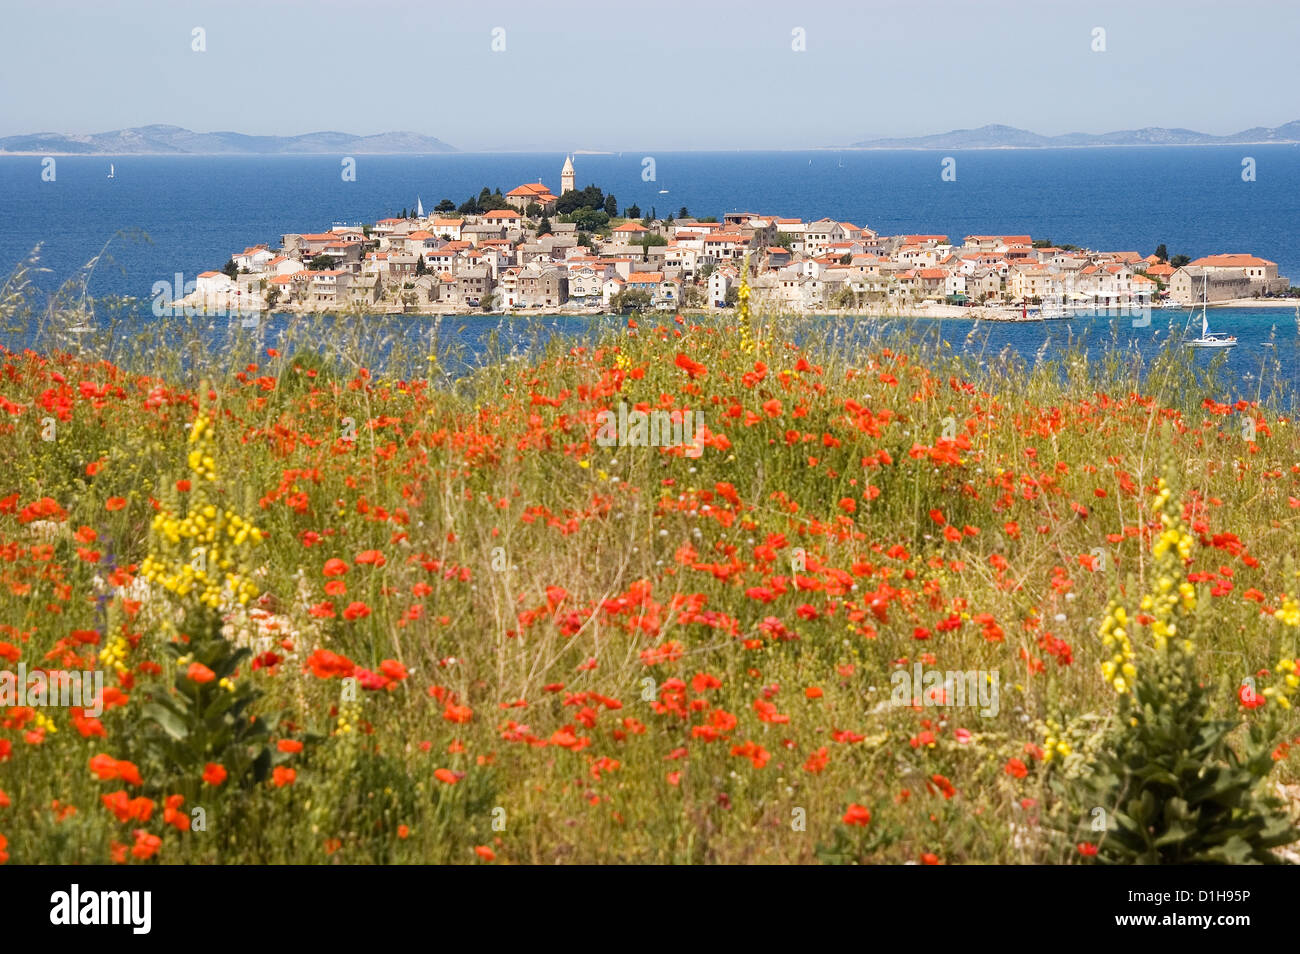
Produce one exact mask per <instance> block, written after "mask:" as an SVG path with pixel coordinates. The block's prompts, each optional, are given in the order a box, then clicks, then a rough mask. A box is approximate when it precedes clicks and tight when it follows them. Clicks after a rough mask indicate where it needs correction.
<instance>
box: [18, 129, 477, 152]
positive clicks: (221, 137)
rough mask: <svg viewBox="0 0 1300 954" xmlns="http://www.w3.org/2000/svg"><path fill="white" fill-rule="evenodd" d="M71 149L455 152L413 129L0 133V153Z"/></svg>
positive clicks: (94, 150)
mask: <svg viewBox="0 0 1300 954" xmlns="http://www.w3.org/2000/svg"><path fill="white" fill-rule="evenodd" d="M4 152H10V153H14V152H22V153H40V154H49V153H71V154H73V155H101V156H111V155H117V156H121V155H132V154H134V155H150V154H153V155H158V154H161V155H187V154H188V155H238V154H244V155H274V154H276V153H289V154H293V155H311V154H326V155H357V154H363V155H364V154H369V155H375V154H380V153H433V152H456V148H455V147H454V146H449V145H447V144H446V143H445V142H443V141H442V140H441V139H434V138H432V137H430V136H422V135H420V134H419V133H413V132H386V133H379V134H378V135H375V136H354V135H352V134H351V133H341V132H314V133H304V134H303V135H301V136H248V135H245V134H244V133H237V132H210V133H200V132H194V131H192V130H189V129H182V128H181V127H180V126H135V127H133V128H131V129H114V130H112V131H111V132H104V133H95V134H93V135H85V136H70V135H66V134H64V133H52V132H46V133H31V134H30V135H26V136H3V137H0V153H4Z"/></svg>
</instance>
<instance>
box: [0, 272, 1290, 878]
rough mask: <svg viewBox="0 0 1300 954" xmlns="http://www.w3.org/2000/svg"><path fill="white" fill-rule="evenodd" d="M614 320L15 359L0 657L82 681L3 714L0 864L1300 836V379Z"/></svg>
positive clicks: (1220, 857)
mask: <svg viewBox="0 0 1300 954" xmlns="http://www.w3.org/2000/svg"><path fill="white" fill-rule="evenodd" d="M624 322H625V326H620V327H618V328H617V329H613V330H610V331H608V332H607V333H604V334H602V335H600V336H598V337H597V339H596V340H593V341H589V342H574V341H571V340H559V339H555V340H552V341H550V342H549V343H546V344H544V345H542V346H539V347H538V348H537V349H534V350H533V351H531V352H530V353H529V354H528V355H527V357H526V358H525V359H524V360H519V361H498V362H493V363H489V364H487V365H485V366H484V367H481V368H479V369H477V370H474V371H473V372H471V373H468V374H464V375H460V376H457V377H455V378H451V377H449V376H447V375H443V374H441V373H440V372H439V371H438V370H437V367H436V362H434V361H432V360H430V361H428V363H427V368H426V370H425V372H424V373H415V372H414V371H412V372H410V373H406V372H403V373H401V374H397V373H394V371H393V364H392V362H389V364H388V365H387V366H385V365H384V364H383V362H381V361H379V360H378V359H377V358H376V356H375V355H374V354H373V353H371V354H368V353H367V346H366V342H365V338H364V335H360V336H358V337H357V338H356V340H354V341H353V342H351V343H350V344H349V346H348V347H349V350H348V353H347V354H346V355H344V354H342V346H340V349H339V352H338V353H336V352H335V351H333V350H332V349H331V347H329V346H326V347H324V348H321V347H316V348H315V349H313V348H312V347H311V345H312V344H313V343H315V344H317V345H318V344H319V339H318V338H316V339H313V336H312V335H310V334H304V335H301V336H299V338H297V339H296V342H297V344H296V345H295V344H294V342H292V341H284V342H280V343H278V344H276V345H275V346H260V347H259V348H258V349H257V350H256V351H255V352H254V351H252V350H250V352H249V353H248V354H247V355H246V356H245V357H246V358H247V360H243V359H242V358H241V360H239V361H231V360H230V359H229V358H228V357H223V358H222V359H220V360H219V361H218V360H215V359H214V360H212V361H209V362H208V363H207V364H202V363H201V362H199V361H198V360H197V359H195V360H194V361H191V362H190V363H188V364H187V363H185V362H182V361H181V360H180V359H179V358H177V359H176V360H175V361H173V363H172V364H171V365H170V366H167V365H166V361H167V360H169V359H168V358H167V356H166V355H165V354H160V352H165V351H166V350H167V349H166V348H161V349H160V348H158V347H156V345H155V346H154V347H153V348H151V349H149V351H148V352H147V355H148V360H145V354H137V355H136V356H135V357H134V358H133V357H131V356H130V355H126V354H121V355H117V356H115V357H114V358H113V359H112V360H109V359H107V358H103V357H100V356H98V355H96V354H95V353H94V352H93V351H90V350H87V349H81V350H78V349H76V348H72V347H69V348H51V349H49V350H46V351H42V352H40V353H36V352H33V351H28V350H21V349H15V350H6V351H4V352H3V353H2V354H0V657H3V662H2V663H0V665H3V667H4V668H5V669H6V670H16V669H17V667H18V665H19V664H20V663H21V664H22V665H23V666H24V667H25V669H26V671H27V672H28V673H29V674H30V673H33V672H40V671H45V672H54V671H56V670H58V671H64V670H66V671H90V670H95V671H99V672H102V674H103V677H104V678H103V688H102V692H101V693H100V695H99V696H98V697H97V698H95V699H94V700H86V699H82V700H81V701H82V704H81V705H66V706H59V705H47V704H41V700H40V699H39V698H37V700H36V703H35V704H33V702H32V699H31V697H30V694H29V697H28V698H27V700H26V701H27V704H18V703H19V701H20V700H16V699H14V698H10V699H8V700H7V701H8V702H10V703H13V704H8V705H5V706H3V707H0V859H4V860H7V861H9V862H11V863H58V864H70V863H78V864H146V863H165V864H167V863H171V864H174V863H203V864H240V863H258V864H264V863H269V864H277V863H309V864H329V863H341V864H355V863H362V864H370V863H376V864H379V863H430V862H433V863H465V864H470V863H478V864H482V863H498V864H500V863H544V864H550V863H614V862H645V863H718V864H729V863H818V862H822V863H852V862H867V863H893V864H898V863H918V864H962V863H1068V864H1076V863H1081V864H1092V863H1101V862H1112V863H1125V862H1128V861H1133V860H1210V861H1220V862H1238V861H1287V860H1290V859H1291V854H1290V852H1291V849H1290V848H1289V847H1288V845H1290V844H1291V843H1292V842H1293V841H1294V840H1295V837H1296V832H1295V831H1294V829H1293V828H1292V827H1291V819H1292V817H1293V816H1294V809H1293V807H1292V804H1291V800H1290V798H1289V795H1288V793H1289V792H1290V785H1291V782H1292V781H1293V779H1294V776H1295V774H1296V766H1297V759H1298V758H1300V751H1293V750H1292V748H1291V747H1292V745H1293V744H1294V743H1295V742H1296V741H1300V740H1297V738H1296V737H1297V736H1300V727H1298V726H1297V724H1296V720H1295V718H1294V716H1293V714H1292V711H1291V698H1292V696H1293V694H1294V692H1295V689H1296V687H1297V686H1300V678H1297V674H1296V673H1297V670H1296V666H1297V663H1296V655H1297V645H1296V637H1297V635H1298V634H1300V602H1298V601H1297V594H1298V593H1300V578H1298V576H1300V573H1298V571H1300V567H1298V566H1297V564H1296V560H1295V556H1294V554H1295V552H1296V548H1295V543H1296V540H1297V527H1298V525H1300V435H1298V434H1297V432H1296V427H1295V424H1294V422H1293V420H1292V419H1291V418H1290V417H1288V416H1287V414H1286V413H1284V412H1283V411H1282V410H1279V409H1277V408H1272V407H1269V406H1265V405H1262V404H1260V403H1258V402H1247V401H1241V402H1234V403H1226V402H1225V401H1224V399H1223V397H1222V394H1216V393H1213V391H1214V388H1215V386H1214V384H1213V378H1212V376H1211V377H1205V378H1202V379H1200V380H1201V381H1202V383H1199V384H1198V383H1196V381H1194V380H1193V379H1192V377H1191V370H1190V369H1189V367H1188V358H1187V357H1186V356H1185V355H1180V354H1177V353H1173V352H1170V353H1167V354H1165V355H1162V356H1161V357H1160V358H1159V359H1158V360H1157V361H1156V362H1155V363H1154V364H1153V365H1151V366H1149V367H1147V368H1144V369H1143V372H1142V374H1141V375H1140V376H1139V375H1138V374H1137V372H1136V371H1134V369H1133V368H1132V367H1131V365H1130V364H1129V363H1126V362H1123V361H1118V360H1116V361H1101V362H1096V361H1094V362H1088V361H1087V360H1085V359H1084V357H1083V356H1082V355H1080V354H1078V353H1073V352H1071V353H1065V354H1063V355H1061V356H1060V357H1059V358H1058V359H1056V360H1053V361H1045V362H1038V363H1034V362H1025V361H1022V360H1019V359H1016V358H1013V357H1010V356H1007V355H987V356H984V357H983V359H982V360H980V361H974V360H970V359H967V358H961V357H958V356H955V355H954V354H953V352H952V351H951V349H948V348H946V347H944V346H942V345H939V344H936V343H935V342H933V341H926V340H922V339H919V338H916V337H912V336H909V335H908V334H906V333H905V332H904V331H901V330H896V331H895V332H892V333H890V334H884V335H880V336H875V337H869V338H864V339H863V340H861V341H860V342H858V343H855V344H850V343H848V341H847V339H841V338H838V337H833V336H828V335H826V334H824V333H821V332H819V331H818V330H817V328H816V324H815V323H808V322H806V321H805V322H803V323H802V324H799V323H797V322H796V320H794V319H783V318H780V317H778V316H759V315H755V314H753V313H752V312H751V310H750V309H749V307H748V304H747V302H746V300H745V299H744V297H743V295H742V301H741V307H740V308H739V309H737V311H736V313H734V314H731V315H726V316H724V317H722V318H716V319H714V318H710V319H696V318H688V317H680V316H673V315H671V314H661V315H646V316H640V317H637V318H635V319H624ZM154 341H155V342H157V341H164V342H165V341H166V336H165V335H164V336H159V337H155V338H154ZM799 342H802V343H799ZM175 350H176V352H177V353H178V354H179V352H180V350H181V349H180V347H179V345H178V346H177V348H176V349H175ZM417 370H418V369H417ZM620 404H622V405H623V406H624V407H623V416H622V417H621V418H619V417H617V416H614V415H612V414H609V413H607V414H604V415H602V412H611V411H613V410H615V409H617V408H618V407H619V405H620ZM685 411H690V412H693V414H694V415H695V421H696V423H695V425H694V429H692V428H686V429H685V430H684V431H682V429H681V428H679V431H682V433H683V435H684V436H683V438H682V440H680V441H676V442H674V440H673V439H672V437H671V429H662V428H661V429H660V430H659V432H658V439H657V440H653V441H652V440H637V439H630V440H624V441H621V442H620V441H617V440H615V441H610V440H598V435H599V432H600V430H601V427H602V425H603V424H609V423H610V422H611V421H615V422H619V421H622V422H626V421H628V420H629V419H630V420H633V421H636V420H638V418H637V414H638V413H639V414H640V415H642V417H641V418H640V420H649V419H652V416H653V413H654V412H666V413H663V419H664V420H665V421H671V420H673V414H674V413H676V414H678V415H680V413H681V412H685ZM678 420H680V418H678ZM623 426H626V424H623ZM665 435H668V436H667V437H665ZM624 436H626V435H624ZM643 436H644V435H643ZM930 673H938V674H940V675H939V677H937V678H934V679H931V678H929V676H928V675H927V674H930ZM944 674H957V676H956V678H955V679H952V678H947V677H946V676H945V675H944ZM88 701H89V702H92V703H93V704H87V702H88Z"/></svg>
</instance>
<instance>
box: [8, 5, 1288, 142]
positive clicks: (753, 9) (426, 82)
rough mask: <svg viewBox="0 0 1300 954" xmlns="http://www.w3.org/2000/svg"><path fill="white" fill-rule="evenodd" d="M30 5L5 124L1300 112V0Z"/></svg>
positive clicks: (520, 130)
mask: <svg viewBox="0 0 1300 954" xmlns="http://www.w3.org/2000/svg"><path fill="white" fill-rule="evenodd" d="M7 6H8V9H7V10H6V11H5V21H4V22H5V29H4V31H3V33H0V103H3V104H4V106H3V110H2V111H0V134H3V135H9V134H15V133H29V132H38V131H53V132H70V133H85V132H102V131H105V130H108V129H114V128H119V127H123V126H138V125H146V124H149V123H174V124H176V125H180V126H186V127H189V128H191V129H195V130H199V131H202V132H208V131H213V130H236V131H239V132H247V133H257V134H294V133H302V132H311V131H315V130H321V129H336V130H342V131H347V132H355V133H363V134H365V133H376V132H383V131H387V130H394V129H409V130H412V131H415V132H421V133H425V134H427V135H431V136H436V137H438V138H440V139H443V140H444V141H446V142H448V143H450V144H452V145H454V146H457V147H459V148H461V149H467V150H494V149H557V150H566V149H584V148H585V149H636V148H642V147H653V148H657V149H719V148H723V149H725V148H744V149H759V148H807V147H817V146H828V145H843V144H846V143H849V142H852V141H855V140H860V139H863V138H868V137H871V136H875V135H890V136H895V135H921V134H925V133H932V132H943V131H946V130H948V129H952V128H964V127H972V126H980V125H983V124H985V123H1006V124H1008V125H1012V126H1021V127H1024V128H1028V129H1032V130H1034V131H1036V132H1041V133H1047V134H1055V133H1063V132H1073V131H1081V132H1105V131H1109V130H1113V129H1124V128H1132V127H1138V126H1185V127H1189V128H1193V129H1198V130H1201V131H1204V132H1210V133H1219V134H1222V133H1229V132H1236V131H1237V130H1239V129H1243V128H1247V127H1250V126H1256V125H1264V126H1274V125H1279V124H1281V123H1284V122H1288V121H1290V120H1293V119H1300V95H1297V93H1298V91H1300V56H1297V52H1296V43H1297V38H1298V37H1300V4H1296V3H1295V2H1294V0H1231V2H1223V0H1220V2H1219V3H1217V4H1216V3H1209V2H1204V0H1178V2H1161V3H1141V2H1135V0H1122V2H1109V0H1088V2H1078V0H1073V2H1071V0H1001V2H999V0H905V2H883V0H839V2H825V0H799V2H791V0H745V2H739V0H633V2H627V0H549V2H548V0H528V2H520V0H496V2H485V0H464V2H447V0H433V2H428V0H355V2H342V0H258V2H244V0H220V2H193V3H186V2H177V0H94V2H89V0H86V2H71V0H39V2H31V3H23V4H21V5H17V4H10V5H7ZM194 27H202V28H204V29H205V30H206V42H207V51H206V52H203V53H197V52H194V51H193V50H192V49H191V42H192V41H191V31H192V30H193V28H194ZM497 27H500V28H502V29H504V31H505V50H504V51H503V52H493V51H492V48H491V46H492V31H493V29H494V28H497ZM796 27H798V28H802V29H803V30H804V31H805V36H806V45H807V49H806V51H805V52H795V51H794V50H792V48H791V47H792V33H791V31H792V30H794V29H795V28H796ZM1094 27H1103V28H1104V29H1105V30H1106V37H1105V39H1106V51H1105V52H1101V53H1098V52H1093V51H1092V49H1091V46H1092V43H1093V38H1092V31H1093V29H1094Z"/></svg>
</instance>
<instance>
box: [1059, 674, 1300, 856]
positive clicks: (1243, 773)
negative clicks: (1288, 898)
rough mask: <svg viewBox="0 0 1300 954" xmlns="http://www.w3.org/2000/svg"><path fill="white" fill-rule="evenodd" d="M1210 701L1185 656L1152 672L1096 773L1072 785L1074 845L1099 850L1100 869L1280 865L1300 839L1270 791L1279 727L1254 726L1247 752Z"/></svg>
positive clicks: (1231, 723)
mask: <svg viewBox="0 0 1300 954" xmlns="http://www.w3.org/2000/svg"><path fill="white" fill-rule="evenodd" d="M1210 696H1211V693H1210V690H1209V689H1207V688H1206V687H1205V686H1204V685H1202V684H1201V682H1200V681H1199V680H1198V678H1197V674H1196V667H1195V660H1194V658H1193V657H1192V655H1191V654H1189V653H1186V652H1183V651H1182V650H1181V649H1178V648H1171V649H1170V650H1169V652H1167V653H1164V654H1159V655H1157V656H1154V657H1153V658H1152V659H1151V660H1150V661H1149V662H1148V663H1147V665H1145V666H1144V667H1143V670H1142V675H1141V676H1140V677H1139V678H1138V680H1137V682H1136V684H1135V685H1134V686H1133V697H1132V699H1131V700H1128V699H1127V697H1126V701H1125V703H1124V704H1122V706H1121V716H1120V720H1119V722H1118V724H1117V725H1115V727H1114V728H1113V729H1112V731H1110V732H1109V733H1108V736H1107V739H1106V744H1105V745H1103V746H1101V748H1100V751H1099V752H1098V754H1097V758H1096V761H1095V762H1094V763H1093V766H1092V771H1091V772H1089V773H1087V774H1085V775H1083V776H1082V777H1080V778H1078V779H1077V780H1075V781H1074V782H1073V783H1072V785H1071V786H1070V801H1071V803H1072V805H1073V806H1074V812H1073V818H1072V820H1073V825H1072V826H1071V830H1072V831H1073V832H1074V834H1075V838H1074V839H1073V840H1076V841H1077V842H1078V843H1080V844H1083V845H1095V847H1096V849H1097V852H1096V855H1095V858H1096V860H1097V861H1098V862H1100V863H1103V864H1248V863H1257V864H1278V863H1281V862H1282V861H1283V859H1282V858H1281V857H1280V856H1279V855H1278V854H1276V853H1275V852H1274V851H1273V850H1272V849H1274V848H1277V847H1279V846H1282V845H1286V844H1289V843H1290V842H1292V841H1294V840H1295V839H1296V838H1297V837H1300V832H1297V830H1296V828H1295V826H1294V825H1293V824H1292V822H1291V819H1290V818H1289V816H1288V815H1287V813H1286V811H1285V806H1284V805H1283V804H1282V803H1281V801H1280V800H1279V799H1277V798H1276V797H1273V796H1272V795H1270V794H1268V793H1267V792H1266V790H1265V789H1264V783H1265V781H1266V779H1267V778H1268V776H1269V773H1270V772H1271V771H1272V768H1273V759H1272V757H1271V754H1270V752H1271V749H1272V745H1271V738H1272V735H1273V732H1272V731H1270V726H1269V723H1268V722H1267V721H1261V722H1252V723H1251V724H1250V726H1249V728H1248V731H1247V733H1246V736H1247V738H1246V740H1245V744H1244V745H1243V746H1242V749H1243V751H1242V752H1240V753H1239V752H1238V751H1237V750H1236V749H1234V747H1233V746H1232V744H1231V742H1230V736H1231V735H1232V733H1233V732H1234V731H1235V730H1237V729H1238V728H1239V727H1240V725H1241V722H1240V720H1237V719H1215V718H1212V717H1211V714H1210V702H1211V698H1210ZM1096 808H1101V809H1102V810H1103V812H1104V814H1102V813H1097V812H1095V809H1096ZM1099 820H1100V821H1101V822H1102V823H1104V830H1103V831H1099V832H1096V831H1092V830H1091V829H1092V827H1093V826H1094V825H1097V824H1098V821H1099ZM1098 827H1101V826H1100V825H1098Z"/></svg>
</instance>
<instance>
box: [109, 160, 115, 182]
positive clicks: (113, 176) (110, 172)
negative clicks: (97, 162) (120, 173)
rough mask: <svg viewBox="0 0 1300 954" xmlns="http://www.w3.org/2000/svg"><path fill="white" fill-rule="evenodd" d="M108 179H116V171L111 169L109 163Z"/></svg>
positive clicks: (111, 165)
mask: <svg viewBox="0 0 1300 954" xmlns="http://www.w3.org/2000/svg"><path fill="white" fill-rule="evenodd" d="M108 177H109V178H110V179H116V178H117V170H116V169H114V168H113V164H112V163H111V162H110V163H109V164H108Z"/></svg>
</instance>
